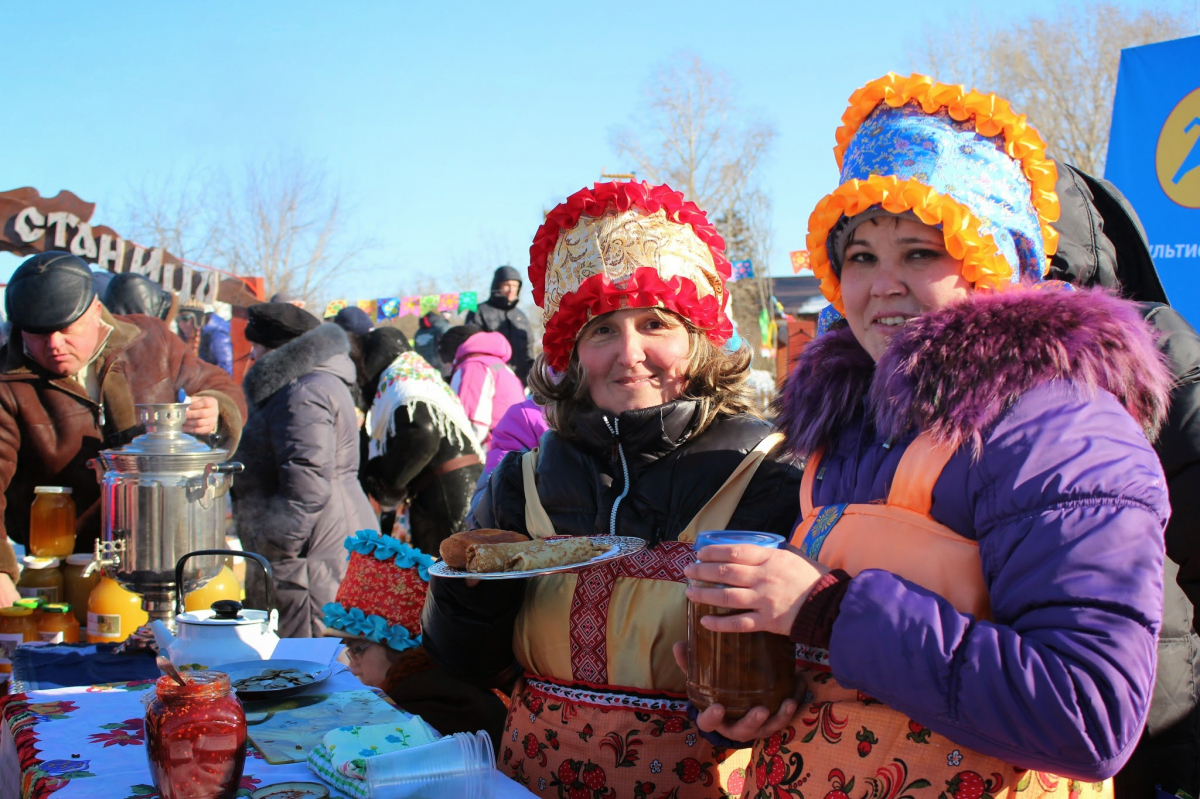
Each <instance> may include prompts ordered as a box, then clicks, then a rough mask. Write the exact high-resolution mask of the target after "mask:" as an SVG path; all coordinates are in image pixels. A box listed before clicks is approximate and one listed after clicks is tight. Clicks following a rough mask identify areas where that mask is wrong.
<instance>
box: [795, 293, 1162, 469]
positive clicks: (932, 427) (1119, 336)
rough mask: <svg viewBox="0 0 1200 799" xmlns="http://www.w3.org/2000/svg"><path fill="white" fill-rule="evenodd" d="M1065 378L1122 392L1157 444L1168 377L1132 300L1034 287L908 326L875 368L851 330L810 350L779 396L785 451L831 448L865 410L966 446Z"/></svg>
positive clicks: (896, 432)
mask: <svg viewBox="0 0 1200 799" xmlns="http://www.w3.org/2000/svg"><path fill="white" fill-rule="evenodd" d="M1051 380H1069V381H1072V382H1073V383H1075V384H1076V385H1077V386H1078V387H1079V389H1080V390H1081V391H1083V392H1086V393H1093V392H1095V391H1097V390H1104V391H1108V392H1109V393H1110V394H1112V395H1114V396H1115V397H1116V398H1117V399H1118V400H1119V401H1120V402H1121V404H1122V405H1123V406H1124V407H1125V409H1126V410H1127V411H1128V412H1129V414H1130V415H1131V416H1133V418H1134V419H1136V420H1137V422H1138V424H1140V425H1141V427H1142V429H1143V430H1145V431H1146V436H1147V438H1149V439H1150V440H1151V441H1153V440H1154V438H1155V437H1156V436H1157V434H1158V430H1159V428H1160V427H1161V426H1162V423H1163V421H1164V420H1165V418H1166V414H1167V398H1168V396H1169V394H1170V390H1171V376H1170V371H1169V369H1168V367H1167V365H1166V364H1165V363H1164V362H1163V360H1162V357H1161V356H1160V355H1159V353H1158V351H1157V350H1156V349H1155V347H1154V333H1153V331H1152V329H1151V327H1150V326H1149V325H1148V324H1147V323H1146V322H1145V321H1144V320H1143V319H1142V316H1141V314H1140V313H1139V311H1138V308H1137V306H1136V305H1134V304H1133V303H1130V302H1127V301H1125V300H1122V299H1119V298H1117V297H1115V296H1113V295H1112V294H1109V293H1107V292H1105V291H1103V290H1100V289H1080V290H1076V291H1040V290H1036V289H1032V288H1028V287H1021V288H1016V289H1013V290H1011V291H1004V292H1000V293H995V294H993V293H987V294H984V293H980V294H976V295H974V296H973V297H972V298H971V299H970V300H967V301H964V302H961V303H956V304H954V305H951V306H949V307H947V308H943V309H941V310H939V311H935V312H932V313H928V314H924V315H922V316H920V317H918V318H916V319H913V320H912V321H910V322H909V323H908V324H907V325H905V327H904V329H903V330H901V331H899V332H897V333H896V334H895V335H894V336H893V337H892V340H891V341H890V342H889V344H888V348H887V351H886V352H885V353H884V355H883V357H882V358H881V359H880V361H879V364H878V366H876V364H874V363H872V361H871V357H870V356H869V355H868V354H867V353H866V351H865V350H863V348H862V347H861V346H860V345H859V344H858V341H857V339H855V338H854V334H853V333H852V332H851V331H850V330H849V328H843V329H839V330H832V331H830V332H828V333H826V334H825V335H823V336H820V337H819V338H818V339H817V340H816V341H814V342H813V343H811V344H809V345H808V347H807V348H806V349H805V350H804V352H803V354H802V355H801V356H800V360H799V361H798V362H797V364H796V368H795V369H794V370H793V372H792V374H791V375H789V377H788V380H787V383H786V385H785V386H784V389H783V392H782V394H781V395H780V398H779V400H777V403H778V405H777V408H778V410H779V419H778V424H779V427H780V429H781V430H782V431H783V432H784V435H785V436H786V437H787V445H788V447H789V449H791V450H792V452H794V453H795V454H797V455H799V456H807V455H810V454H811V453H812V452H814V451H816V450H817V449H820V448H822V447H824V446H827V445H828V444H829V443H830V442H831V441H832V438H833V436H834V434H835V433H836V432H837V431H838V430H839V429H841V428H842V427H843V426H844V425H846V424H847V423H849V422H850V421H851V420H852V419H853V418H854V417H855V416H856V415H857V414H858V413H860V412H861V409H862V408H863V402H864V400H865V401H866V403H867V407H868V409H869V411H870V414H871V416H872V417H873V419H874V422H875V426H876V428H877V429H878V430H879V432H881V433H882V434H883V435H885V436H887V437H890V438H899V437H900V436H902V435H903V434H904V433H906V432H907V431H909V430H912V429H919V430H928V431H930V432H931V433H932V434H933V435H934V437H935V438H936V439H937V440H938V441H939V442H941V443H945V444H949V445H952V446H954V447H958V446H960V445H961V444H963V443H964V442H966V441H968V440H970V441H972V442H973V443H974V446H975V448H976V452H978V450H979V447H980V446H981V445H982V441H983V433H984V431H985V430H986V429H987V428H988V427H989V426H990V425H991V424H992V423H993V422H995V421H996V420H997V419H998V418H999V417H1000V416H1001V415H1002V414H1003V413H1004V412H1005V411H1006V410H1007V409H1008V408H1009V407H1010V406H1011V405H1012V404H1013V403H1014V402H1015V401H1016V400H1017V399H1018V398H1019V397H1020V396H1021V395H1022V394H1023V393H1025V392H1026V391H1028V390H1030V389H1032V388H1034V387H1036V386H1038V385H1040V384H1042V383H1045V382H1047V381H1051Z"/></svg>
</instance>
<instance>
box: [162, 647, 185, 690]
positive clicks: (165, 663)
mask: <svg viewBox="0 0 1200 799" xmlns="http://www.w3.org/2000/svg"><path fill="white" fill-rule="evenodd" d="M154 662H155V663H157V664H158V668H159V669H161V670H162V672H163V674H166V675H167V676H168V677H170V678H171V679H172V680H174V681H175V682H177V683H179V684H180V685H187V684H188V681H187V678H186V677H184V676H183V675H182V674H180V673H179V669H177V668H175V664H174V663H172V662H171V661H170V659H169V658H168V657H167V656H166V655H161V654H160V655H159V656H158V657H157V658H155V659H154Z"/></svg>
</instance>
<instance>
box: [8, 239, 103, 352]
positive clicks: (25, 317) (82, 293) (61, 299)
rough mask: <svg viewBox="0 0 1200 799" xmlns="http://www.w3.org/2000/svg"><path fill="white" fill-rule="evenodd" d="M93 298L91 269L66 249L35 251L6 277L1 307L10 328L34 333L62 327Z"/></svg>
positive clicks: (79, 314)
mask: <svg viewBox="0 0 1200 799" xmlns="http://www.w3.org/2000/svg"><path fill="white" fill-rule="evenodd" d="M95 298H96V288H95V284H94V283H93V278H92V270H91V269H90V268H88V265H87V263H86V262H85V261H84V260H83V259H82V258H80V257H78V256H76V255H71V253H69V252H58V251H55V250H51V251H50V252H43V253H39V254H38V255H35V256H33V257H32V258H29V259H27V260H26V261H25V262H24V263H23V264H21V265H20V266H18V267H17V269H16V271H15V272H13V273H12V277H11V278H9V280H8V289H7V290H6V291H5V294H4V310H5V312H6V313H7V314H8V320H9V321H10V322H12V324H13V327H15V328H18V329H20V330H23V331H25V332H27V333H33V334H35V335H43V334H46V333H53V332H55V331H57V330H62V329H63V328H64V327H66V326H67V325H69V324H71V323H72V322H74V321H75V320H76V319H78V318H79V317H81V316H83V312H84V311H86V310H87V309H88V308H90V307H91V305H92V300H94V299H95Z"/></svg>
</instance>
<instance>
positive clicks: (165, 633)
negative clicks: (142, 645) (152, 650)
mask: <svg viewBox="0 0 1200 799" xmlns="http://www.w3.org/2000/svg"><path fill="white" fill-rule="evenodd" d="M150 631H151V632H152V633H154V642H155V643H156V644H158V651H159V652H161V653H162V654H164V655H165V654H166V653H167V651H168V650H169V649H170V648H171V644H173V643H175V636H174V635H172V634H171V631H170V630H169V629H167V625H165V624H163V622H162V619H155V620H154V621H152V622H150Z"/></svg>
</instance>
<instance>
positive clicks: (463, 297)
mask: <svg viewBox="0 0 1200 799" xmlns="http://www.w3.org/2000/svg"><path fill="white" fill-rule="evenodd" d="M478 310H479V295H478V294H477V293H476V292H474V291H464V292H463V293H461V294H459V295H458V312H459V313H470V312H471V311H478Z"/></svg>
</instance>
